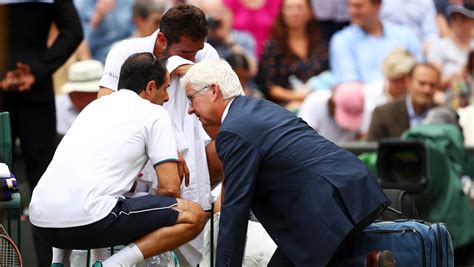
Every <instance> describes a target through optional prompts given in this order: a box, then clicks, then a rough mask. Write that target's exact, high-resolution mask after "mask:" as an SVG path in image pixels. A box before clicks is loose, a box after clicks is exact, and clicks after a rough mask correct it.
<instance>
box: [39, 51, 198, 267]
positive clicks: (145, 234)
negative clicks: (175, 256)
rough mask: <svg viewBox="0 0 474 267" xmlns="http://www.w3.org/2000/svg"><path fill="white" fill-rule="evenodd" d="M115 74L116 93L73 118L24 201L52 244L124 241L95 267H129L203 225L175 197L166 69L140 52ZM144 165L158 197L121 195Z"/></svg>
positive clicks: (194, 207)
mask: <svg viewBox="0 0 474 267" xmlns="http://www.w3.org/2000/svg"><path fill="white" fill-rule="evenodd" d="M121 74H122V75H121V76H120V80H119V88H123V89H121V90H119V91H118V92H116V93H114V94H111V95H110V96H107V97H103V98H101V99H98V100H95V101H94V102H92V103H91V104H89V105H88V106H87V107H86V108H85V109H84V110H83V111H82V112H81V113H80V114H79V116H78V117H77V119H76V121H75V122H74V124H73V125H72V127H71V128H70V129H69V131H68V133H67V134H66V135H65V136H64V138H63V139H62V141H61V143H60V144H59V146H58V149H57V150H56V153H55V155H54V157H53V160H52V161H51V164H50V165H49V166H48V169H47V170H46V172H45V173H44V174H43V176H42V177H41V179H40V181H39V183H38V185H37V187H36V188H35V189H34V191H33V195H32V199H31V203H30V220H31V223H32V224H33V227H34V228H35V230H37V231H38V233H39V234H40V235H41V237H42V238H44V240H46V241H47V242H48V243H49V244H50V245H51V246H54V247H59V248H62V249H73V248H78V249H90V248H96V247H108V246H115V245H127V244H128V246H127V247H125V248H124V249H122V250H121V251H120V252H118V253H117V254H115V255H113V256H112V257H110V258H108V259H107V260H105V261H104V262H103V263H98V264H95V266H105V267H108V266H114V267H115V266H132V265H133V264H136V263H138V262H140V261H142V260H143V259H144V258H147V257H150V256H152V255H155V254H158V253H162V252H165V251H168V250H171V249H174V248H176V247H178V246H180V245H182V244H184V243H185V242H188V241H189V240H191V239H193V238H195V237H196V236H197V235H198V234H199V233H200V232H201V230H202V228H203V225H204V221H205V213H204V211H203V210H202V208H201V207H200V206H199V205H198V204H196V203H193V202H191V201H187V200H184V199H181V198H180V193H181V192H180V184H181V178H182V176H181V175H180V174H179V172H178V165H177V160H178V157H177V152H176V151H177V149H176V145H175V144H176V142H175V140H174V136H173V130H172V126H171V121H170V118H169V116H168V114H167V112H166V110H165V109H164V108H162V107H161V106H160V105H161V104H163V103H164V102H166V101H167V100H168V94H167V91H166V90H167V88H168V87H169V74H168V73H167V71H166V68H165V66H164V65H163V64H162V63H161V62H159V60H158V59H157V58H156V57H155V56H154V55H153V54H151V53H140V54H136V55H133V56H131V57H130V58H129V59H127V60H126V61H125V63H124V64H123V66H122V69H121ZM148 160H150V161H151V162H152V163H153V166H154V168H155V171H156V173H157V175H158V176H159V177H160V181H159V186H158V191H157V195H145V196H142V197H137V198H129V199H127V198H125V197H124V195H125V194H126V193H127V192H129V191H130V190H131V188H132V186H133V183H134V181H135V178H136V176H137V175H138V173H139V172H140V170H141V169H142V168H143V166H144V165H145V163H146V162H147V161H148ZM187 179H189V177H187ZM51 192H54V193H51ZM53 261H54V259H53Z"/></svg>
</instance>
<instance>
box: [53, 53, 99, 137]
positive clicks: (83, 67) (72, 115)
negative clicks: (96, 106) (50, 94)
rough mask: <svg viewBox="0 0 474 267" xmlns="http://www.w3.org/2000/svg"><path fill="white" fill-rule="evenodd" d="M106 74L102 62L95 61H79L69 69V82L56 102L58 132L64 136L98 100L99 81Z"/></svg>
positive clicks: (62, 88) (56, 98) (63, 87)
mask: <svg viewBox="0 0 474 267" xmlns="http://www.w3.org/2000/svg"><path fill="white" fill-rule="evenodd" d="M103 72H104V65H103V64H102V62H100V61H98V60H94V59H88V60H83V61H78V62H76V63H74V64H72V65H71V66H70V67H69V69H68V82H67V83H65V84H64V85H63V86H62V87H61V92H62V94H61V95H58V96H56V97H55V101H56V120H57V125H56V130H57V132H58V134H59V135H60V136H64V135H65V134H66V132H67V131H68V130H69V128H70V127H71V125H72V123H73V122H74V120H75V119H76V117H77V115H79V113H80V112H81V111H82V110H83V109H84V108H85V107H86V106H87V105H88V104H89V103H90V102H92V101H94V100H95V99H96V98H97V91H99V81H100V78H101V77H102V73H103Z"/></svg>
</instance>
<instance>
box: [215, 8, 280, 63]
mask: <svg viewBox="0 0 474 267" xmlns="http://www.w3.org/2000/svg"><path fill="white" fill-rule="evenodd" d="M224 4H225V5H226V6H228V7H229V8H230V10H232V13H233V14H234V29H237V30H244V31H248V32H250V33H251V34H252V35H253V37H254V38H255V41H256V52H257V58H260V55H261V53H262V49H263V43H264V42H265V40H266V39H267V37H268V34H269V32H270V27H271V26H272V23H273V20H274V19H275V17H276V16H277V15H278V12H279V9H280V5H281V0H224Z"/></svg>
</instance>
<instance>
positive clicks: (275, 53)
mask: <svg viewBox="0 0 474 267" xmlns="http://www.w3.org/2000/svg"><path fill="white" fill-rule="evenodd" d="M327 69H328V51H327V42H326V41H325V40H323V39H322V38H321V34H320V29H319V26H318V23H317V21H316V19H315V18H314V16H313V14H312V11H311V1H310V0H284V1H283V3H282V7H281V10H280V13H279V15H278V17H277V18H276V20H275V22H274V24H273V28H272V34H271V38H270V39H269V40H268V41H267V42H266V43H265V48H264V51H263V55H262V58H261V59H260V65H259V73H258V76H257V82H258V83H259V85H260V86H261V88H262V90H263V91H264V93H265V94H266V96H267V98H269V99H270V100H272V101H274V102H276V103H279V104H281V105H283V106H286V107H287V108H288V109H297V108H298V107H299V105H301V102H302V101H303V100H304V98H305V97H306V96H307V95H308V93H309V90H307V88H305V87H304V86H303V85H304V83H305V82H306V81H307V80H308V79H309V78H311V77H312V76H315V75H317V74H319V73H321V72H323V71H325V70H327Z"/></svg>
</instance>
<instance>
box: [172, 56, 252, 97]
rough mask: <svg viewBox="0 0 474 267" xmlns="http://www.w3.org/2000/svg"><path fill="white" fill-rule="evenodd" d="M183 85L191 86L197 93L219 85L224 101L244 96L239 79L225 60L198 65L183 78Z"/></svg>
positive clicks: (207, 60)
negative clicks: (212, 85)
mask: <svg viewBox="0 0 474 267" xmlns="http://www.w3.org/2000/svg"><path fill="white" fill-rule="evenodd" d="M181 84H184V85H185V86H187V85H188V84H189V86H191V88H192V89H193V90H195V91H197V90H199V89H200V88H204V87H206V86H209V85H211V84H217V85H219V88H220V90H221V93H222V96H223V98H224V99H228V98H231V97H235V96H239V95H244V90H243V89H242V85H241V84H240V81H239V77H238V76H237V74H236V73H235V72H234V70H233V69H232V67H231V66H230V65H229V63H227V61H225V60H223V59H205V60H203V61H201V62H199V63H196V64H195V65H193V66H192V67H191V68H190V69H189V70H188V71H187V72H186V74H185V75H184V77H183V78H181ZM207 90H209V89H207ZM204 91H205V90H203V92H204Z"/></svg>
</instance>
